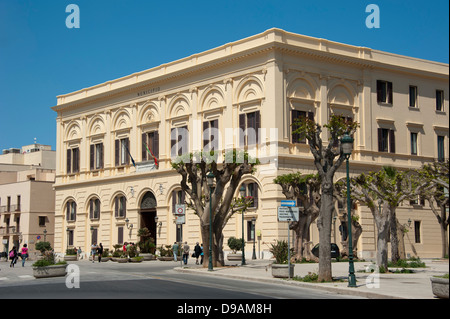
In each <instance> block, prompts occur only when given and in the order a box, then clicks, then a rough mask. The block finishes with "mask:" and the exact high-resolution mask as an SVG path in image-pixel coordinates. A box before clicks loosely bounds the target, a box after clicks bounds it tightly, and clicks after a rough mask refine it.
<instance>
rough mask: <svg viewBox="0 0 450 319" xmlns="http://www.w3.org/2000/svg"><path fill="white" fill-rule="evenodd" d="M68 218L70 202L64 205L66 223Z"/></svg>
mask: <svg viewBox="0 0 450 319" xmlns="http://www.w3.org/2000/svg"><path fill="white" fill-rule="evenodd" d="M69 218H70V202H67V203H66V221H69Z"/></svg>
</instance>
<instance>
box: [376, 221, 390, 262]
mask: <svg viewBox="0 0 450 319" xmlns="http://www.w3.org/2000/svg"><path fill="white" fill-rule="evenodd" d="M388 217H389V216H386V215H382V216H378V215H377V216H374V218H375V223H376V226H377V266H378V268H383V269H384V270H386V271H387V270H388V239H389V218H388Z"/></svg>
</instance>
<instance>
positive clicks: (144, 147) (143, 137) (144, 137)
mask: <svg viewBox="0 0 450 319" xmlns="http://www.w3.org/2000/svg"><path fill="white" fill-rule="evenodd" d="M146 143H147V133H142V161H143V162H144V161H146V160H147V147H146Z"/></svg>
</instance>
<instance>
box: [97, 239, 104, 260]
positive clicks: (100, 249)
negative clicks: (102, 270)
mask: <svg viewBox="0 0 450 319" xmlns="http://www.w3.org/2000/svg"><path fill="white" fill-rule="evenodd" d="M97 254H98V262H102V254H103V246H102V243H100V244H99V245H98V247H97Z"/></svg>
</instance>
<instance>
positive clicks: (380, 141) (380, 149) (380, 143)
mask: <svg viewBox="0 0 450 319" xmlns="http://www.w3.org/2000/svg"><path fill="white" fill-rule="evenodd" d="M383 151H384V150H383V129H382V128H380V127H379V128H378V152H383Z"/></svg>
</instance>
